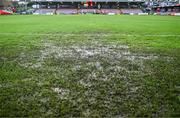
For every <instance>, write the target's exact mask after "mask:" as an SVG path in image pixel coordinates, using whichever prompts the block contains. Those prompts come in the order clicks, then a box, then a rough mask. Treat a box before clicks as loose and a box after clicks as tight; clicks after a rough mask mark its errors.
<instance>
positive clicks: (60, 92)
mask: <svg viewBox="0 0 180 118" xmlns="http://www.w3.org/2000/svg"><path fill="white" fill-rule="evenodd" d="M133 24H134V25H133ZM0 28H1V30H0V105H1V107H0V116H1V117H9V116H16V117H18V116H22V117H26V116H31V117H39V116H42V117H121V116H122V117H131V116H141V117H144V116H149V117H165V116H166V117H170V116H180V114H179V113H180V111H179V110H180V107H179V103H180V96H179V95H180V94H179V92H180V90H179V89H180V85H179V83H180V80H179V78H180V69H179V68H180V66H179V65H180V61H179V59H180V55H179V51H180V34H179V32H180V30H179V29H180V21H179V17H168V16H102V15H84V16H68V15H67V16H0Z"/></svg>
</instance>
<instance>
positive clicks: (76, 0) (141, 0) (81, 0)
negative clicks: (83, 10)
mask: <svg viewBox="0 0 180 118" xmlns="http://www.w3.org/2000/svg"><path fill="white" fill-rule="evenodd" d="M31 1H32V2H87V1H92V2H144V1H145V0H31Z"/></svg>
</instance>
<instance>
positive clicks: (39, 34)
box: [0, 33, 180, 37]
mask: <svg viewBox="0 0 180 118" xmlns="http://www.w3.org/2000/svg"><path fill="white" fill-rule="evenodd" d="M0 35H25V36H52V35H54V36H74V35H87V36H93V35H96V36H112V35H121V36H146V37H150V36H154V37H173V36H177V37H180V34H121V33H120V34H118V33H117V34H116V33H109V34H108V33H100V34H94V33H82V34H76V33H0Z"/></svg>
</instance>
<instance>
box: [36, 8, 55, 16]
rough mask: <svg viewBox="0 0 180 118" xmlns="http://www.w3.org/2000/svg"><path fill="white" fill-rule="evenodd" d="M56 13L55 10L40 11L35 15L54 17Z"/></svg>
mask: <svg viewBox="0 0 180 118" xmlns="http://www.w3.org/2000/svg"><path fill="white" fill-rule="evenodd" d="M54 13H55V9H38V10H36V11H35V13H34V14H42V15H53V14H54Z"/></svg>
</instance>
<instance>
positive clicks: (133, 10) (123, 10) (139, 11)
mask: <svg viewBox="0 0 180 118" xmlns="http://www.w3.org/2000/svg"><path fill="white" fill-rule="evenodd" d="M121 11H122V13H123V14H131V13H133V14H138V13H143V11H142V10H141V9H121Z"/></svg>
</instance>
